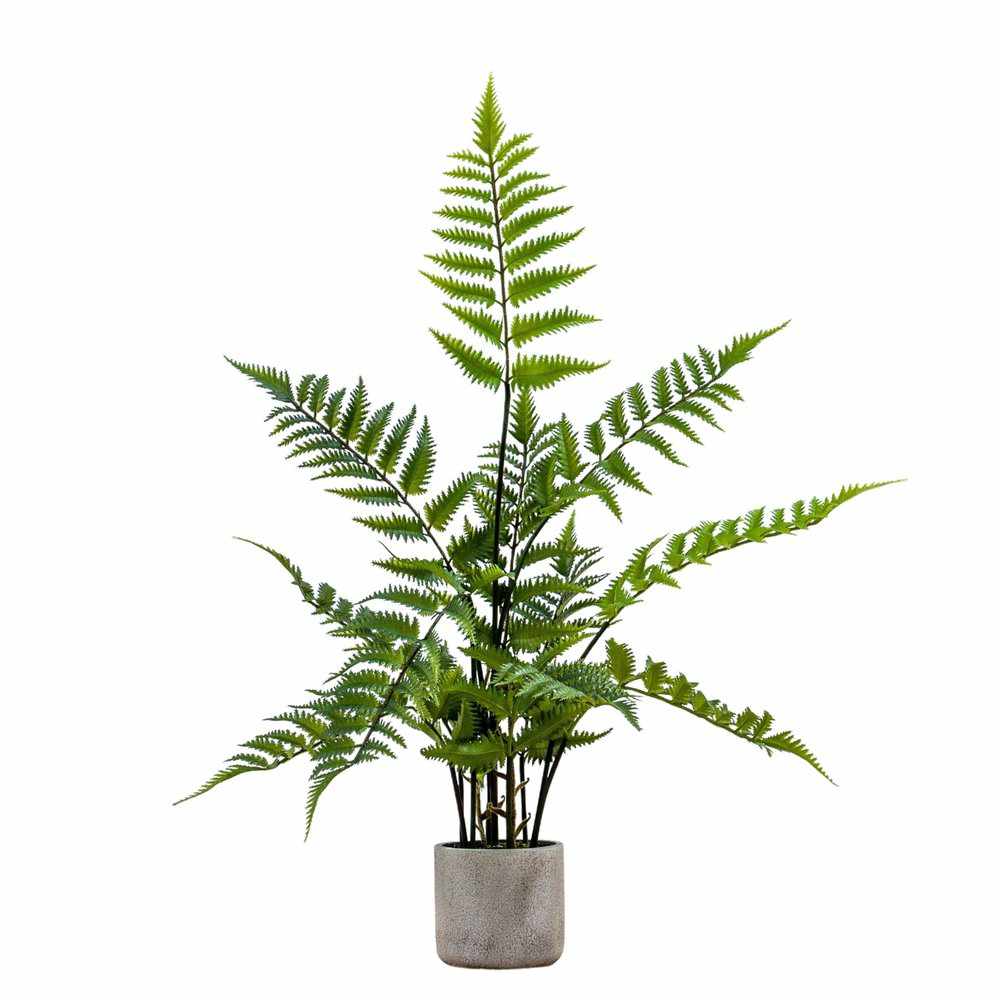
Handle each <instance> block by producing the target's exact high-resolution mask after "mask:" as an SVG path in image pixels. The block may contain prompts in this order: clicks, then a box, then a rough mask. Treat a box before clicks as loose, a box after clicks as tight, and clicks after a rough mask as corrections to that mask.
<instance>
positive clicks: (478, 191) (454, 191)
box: [441, 187, 492, 203]
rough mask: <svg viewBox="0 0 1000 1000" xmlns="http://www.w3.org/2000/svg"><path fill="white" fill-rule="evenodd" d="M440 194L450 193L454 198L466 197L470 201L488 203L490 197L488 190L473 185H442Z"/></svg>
mask: <svg viewBox="0 0 1000 1000" xmlns="http://www.w3.org/2000/svg"><path fill="white" fill-rule="evenodd" d="M441 193H442V194H447V195H451V196H452V197H454V198H468V199H469V200H470V201H482V202H486V203H489V202H490V201H491V200H492V198H491V195H490V192H489V191H484V190H482V188H474V187H443V188H441Z"/></svg>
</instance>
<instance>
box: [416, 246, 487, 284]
mask: <svg viewBox="0 0 1000 1000" xmlns="http://www.w3.org/2000/svg"><path fill="white" fill-rule="evenodd" d="M425 256H426V257H427V259H428V260H432V261H434V263H435V264H438V265H440V266H441V267H443V268H445V269H446V270H448V271H458V272H459V273H460V274H471V275H472V276H473V277H480V278H492V277H493V275H494V274H495V273H496V267H495V266H494V264H493V261H491V260H489V259H488V258H487V257H477V256H476V255H475V254H471V253H452V252H450V251H445V252H444V253H440V254H433V253H429V254H425Z"/></svg>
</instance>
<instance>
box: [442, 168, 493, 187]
mask: <svg viewBox="0 0 1000 1000" xmlns="http://www.w3.org/2000/svg"><path fill="white" fill-rule="evenodd" d="M444 175H445V177H454V178H455V180H458V181H474V182H475V183H477V184H486V185H487V186H488V185H489V183H490V175H489V174H488V173H486V171H485V170H473V169H472V168H471V167H455V168H454V169H452V170H446V171H445V172H444Z"/></svg>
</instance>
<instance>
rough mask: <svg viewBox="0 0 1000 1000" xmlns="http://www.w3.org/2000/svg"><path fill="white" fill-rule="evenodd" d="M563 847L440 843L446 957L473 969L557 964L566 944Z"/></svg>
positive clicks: (440, 943)
mask: <svg viewBox="0 0 1000 1000" xmlns="http://www.w3.org/2000/svg"><path fill="white" fill-rule="evenodd" d="M564 914H565V901H564V892H563V847H562V844H559V843H554V842H551V841H547V842H543V843H541V844H539V845H538V847H517V848H514V849H509V848H483V847H474V848H473V847H460V846H457V845H453V844H435V846H434V916H435V929H436V934H437V953H438V957H439V958H440V959H441V961H442V962H446V963H447V964H448V965H458V966H462V967H464V968H468V969H527V968H532V967H535V966H540V965H551V964H552V963H553V962H555V961H557V960H558V958H559V956H560V955H562V951H563V934H564V927H565V915H564Z"/></svg>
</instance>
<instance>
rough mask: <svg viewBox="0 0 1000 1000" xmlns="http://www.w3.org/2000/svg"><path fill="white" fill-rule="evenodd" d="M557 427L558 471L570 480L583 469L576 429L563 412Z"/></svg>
mask: <svg viewBox="0 0 1000 1000" xmlns="http://www.w3.org/2000/svg"><path fill="white" fill-rule="evenodd" d="M558 428H559V435H558V437H557V439H556V441H557V452H556V454H557V455H558V461H559V473H560V475H562V477H563V478H564V479H567V480H569V481H570V482H572V481H573V480H574V479H576V477H577V476H578V475H580V473H581V472H583V469H584V464H583V458H582V457H581V455H580V444H579V441H578V440H577V436H576V431H574V430H573V427H572V425H571V424H570V422H569V421H568V420H567V419H566V414H565V413H564V414H563V417H562V420H560V421H559V424H558Z"/></svg>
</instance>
